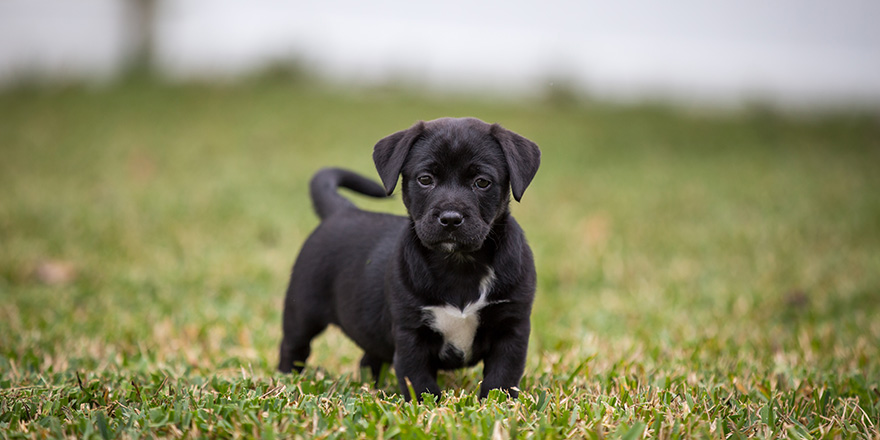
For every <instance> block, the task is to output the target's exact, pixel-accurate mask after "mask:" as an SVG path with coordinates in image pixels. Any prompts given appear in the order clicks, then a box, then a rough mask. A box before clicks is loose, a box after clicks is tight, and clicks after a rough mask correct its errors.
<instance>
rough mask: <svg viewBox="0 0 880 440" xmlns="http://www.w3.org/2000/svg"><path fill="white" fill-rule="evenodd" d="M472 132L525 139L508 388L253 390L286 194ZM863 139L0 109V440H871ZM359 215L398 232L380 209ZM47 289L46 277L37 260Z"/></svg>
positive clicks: (869, 204)
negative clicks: (526, 298) (513, 391)
mask: <svg viewBox="0 0 880 440" xmlns="http://www.w3.org/2000/svg"><path fill="white" fill-rule="evenodd" d="M465 115H470V116H476V117H480V118H482V119H484V120H487V121H497V122H501V123H502V124H503V125H505V126H506V127H508V128H510V129H512V130H514V131H517V132H518V133H520V134H523V135H525V136H527V137H529V138H530V139H532V140H534V141H536V142H537V143H538V144H539V145H540V146H541V147H542V150H543V163H542V167H541V169H540V170H539V172H538V175H537V177H536V178H535V180H534V182H533V185H532V187H530V188H529V189H528V191H526V194H525V197H524V198H523V203H521V204H515V206H513V212H514V215H515V216H516V217H517V219H518V220H519V221H520V223H521V224H522V225H523V227H524V229H525V230H526V233H527V236H528V238H529V241H530V243H531V245H532V248H533V250H534V251H535V257H536V261H537V266H538V274H539V282H538V284H539V285H538V293H537V298H536V303H535V309H534V313H533V333H532V340H531V344H530V352H529V360H528V365H527V369H526V376H525V378H524V379H523V382H522V384H521V387H520V388H521V389H522V390H523V393H522V394H521V396H520V398H519V399H517V400H513V401H509V400H507V399H505V398H502V397H501V396H500V395H497V394H493V395H490V397H489V398H488V399H486V400H484V401H480V400H479V399H478V398H477V397H476V396H475V394H476V392H477V390H478V384H479V380H480V377H481V374H480V368H479V367H477V368H475V369H470V370H462V371H458V372H454V373H448V374H444V375H442V377H441V385H442V386H443V387H444V388H445V389H446V392H445V393H444V395H443V396H442V397H440V398H439V399H436V400H435V399H431V398H428V399H427V400H426V401H425V402H424V403H423V404H422V405H413V404H409V403H404V402H403V401H402V399H401V397H400V396H399V395H398V394H397V393H396V389H395V386H394V381H393V380H387V381H386V382H385V383H384V384H383V385H382V386H381V387H380V388H379V389H378V390H377V389H374V388H372V387H370V386H369V385H367V384H365V383H364V382H362V381H361V380H360V374H359V372H358V371H357V367H356V366H357V360H358V358H359V356H360V353H359V350H358V349H357V348H356V347H355V346H354V345H353V344H352V343H350V342H348V341H347V340H346V339H345V337H344V336H342V335H341V333H340V332H338V331H336V330H333V329H331V330H330V331H328V332H327V333H325V334H324V335H322V336H321V337H320V338H319V339H318V340H316V341H315V344H314V352H313V355H312V358H311V359H310V365H311V366H312V367H311V368H310V369H307V370H306V372H305V373H304V374H303V375H299V376H296V375H293V376H285V375H280V374H278V373H276V372H275V371H274V366H275V363H276V356H277V354H276V350H277V345H278V343H279V341H280V337H281V331H280V327H281V325H280V323H281V303H282V300H283V292H284V288H285V282H286V278H287V275H288V271H289V269H290V265H291V263H292V262H293V259H294V258H295V256H296V254H297V251H298V249H299V246H300V245H301V243H302V242H303V240H304V239H305V237H306V236H307V234H308V233H309V231H310V230H311V229H312V228H313V227H314V226H315V225H316V223H317V220H316V218H315V216H314V215H313V214H312V212H311V207H310V204H309V201H308V198H307V191H306V185H307V182H308V179H309V178H310V176H311V174H312V173H313V172H314V171H315V170H316V169H318V168H319V167H322V166H327V165H336V166H345V167H347V168H351V169H354V170H357V171H359V172H361V173H364V174H365V175H369V176H375V171H374V170H373V168H372V164H371V157H370V154H371V149H372V146H373V144H374V143H375V141H376V140H378V139H379V138H381V137H383V136H385V135H386V134H389V133H391V132H393V131H396V130H399V129H402V128H405V127H408V126H409V125H410V124H412V123H413V122H414V121H415V120H417V119H432V118H436V117H440V116H465ZM878 166H880V120H878V118H877V116H876V115H870V114H834V115H825V116H802V117H798V118H791V117H785V116H780V115H778V114H775V113H772V112H767V111H761V110H760V109H755V110H749V111H742V112H697V111H683V110H680V111H677V110H674V109H669V108H664V107H663V106H637V107H620V106H609V105H599V104H592V103H582V104H577V105H575V104H572V103H571V102H570V101H568V100H548V101H541V100H532V101H515V100H504V101H499V100H492V99H488V98H482V99H480V98H468V97H456V96H451V97H450V96H445V97H438V96H427V95H417V94H412V93H407V92H401V91H395V90H383V89H374V90H338V89H336V90H334V89H330V88H326V87H322V86H319V85H316V84H313V83H310V82H308V81H302V80H300V81H285V80H283V79H278V78H275V79H263V80H258V81H253V82H250V83H247V84H243V85H239V86H234V87H232V86H230V87H221V86H215V87H210V86H199V85H185V86H163V85H158V84H155V83H152V82H149V81H132V82H127V83H123V84H120V85H117V86H114V87H111V88H108V89H103V90H87V89H83V88H77V87H73V88H68V89H57V90H40V89H21V90H16V91H7V92H4V93H3V94H0V435H2V436H3V437H8V438H29V437H40V438H41V437H77V438H89V437H103V438H107V437H174V438H177V437H198V436H223V437H228V436H241V437H252V436H259V437H267V438H271V437H302V438H312V437H316V438H379V437H383V438H395V437H396V438H436V437H444V438H488V437H493V438H508V437H509V438H515V437H516V438H528V437H531V438H564V437H573V438H582V437H588V438H601V437H606V436H610V437H620V438H639V437H671V438H675V437H703V436H707V437H717V438H722V437H733V438H740V437H752V436H756V437H794V438H850V437H853V438H878V437H880V348H878V347H880V171H878V169H880V168H878ZM352 197H353V198H354V199H355V200H356V201H357V203H359V204H360V205H362V206H364V207H367V208H369V209H375V210H382V211H391V212H397V213H401V212H403V211H402V206H401V203H400V200H399V198H395V199H393V200H384V201H370V200H364V199H361V198H355V196H352ZM47 265H48V266H53V267H55V268H56V269H59V268H60V272H61V273H60V274H56V275H52V274H48V275H47V274H45V273H44V271H45V267H46V266H47Z"/></svg>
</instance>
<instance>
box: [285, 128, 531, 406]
mask: <svg viewBox="0 0 880 440" xmlns="http://www.w3.org/2000/svg"><path fill="white" fill-rule="evenodd" d="M539 157H540V152H539V150H538V148H537V146H536V145H534V144H533V143H531V142H530V141H528V140H526V139H525V138H522V137H520V136H518V135H516V134H514V133H512V132H509V131H507V130H505V129H503V128H501V127H500V126H498V125H491V126H490V125H488V124H485V123H483V122H481V121H478V120H475V119H441V120H437V121H432V122H428V123H418V124H416V125H415V126H413V127H412V128H410V129H408V130H404V131H401V132H398V133H395V134H393V135H391V136H388V137H386V138H385V139H382V140H381V141H379V143H378V144H377V145H376V148H375V150H374V159H375V162H376V166H377V169H378V171H379V174H380V176H381V177H382V180H383V183H384V187H383V186H381V185H379V184H377V183H374V182H372V181H370V180H368V179H365V178H363V177H361V176H358V175H357V174H354V173H351V172H349V171H344V170H340V169H325V170H322V171H320V172H318V173H317V174H316V175H315V177H314V178H313V179H312V184H311V193H312V199H313V202H314V204H315V208H316V211H317V212H318V214H319V216H320V217H321V219H322V221H321V224H320V225H319V226H318V228H317V229H316V230H315V231H314V232H313V233H312V235H311V236H310V237H309V238H308V240H307V241H306V243H305V244H304V245H303V248H302V250H301V252H300V255H299V257H298V258H297V261H296V263H295V265H294V268H293V272H292V275H291V280H290V285H289V287H288V290H287V297H286V300H285V309H284V340H283V341H282V344H281V356H280V364H279V369H280V370H282V371H290V370H291V369H293V368H296V369H301V368H302V365H303V363H304V362H305V360H306V358H307V357H308V355H309V345H310V342H311V340H312V338H314V337H315V336H316V335H317V334H318V333H320V332H321V331H323V330H324V329H325V328H326V326H327V325H328V324H335V325H337V326H339V327H340V328H341V329H342V330H343V331H344V332H345V333H346V335H348V336H349V337H350V338H351V339H352V340H354V341H355V342H356V343H357V344H358V345H359V346H360V347H361V348H363V349H364V352H365V354H364V357H363V359H362V361H361V365H362V366H364V367H369V368H370V369H371V370H372V372H373V374H374V376H375V377H378V374H379V371H380V369H381V366H382V365H383V364H386V363H391V364H393V365H394V368H395V372H396V374H397V377H398V379H399V381H400V386H401V390H402V391H403V393H404V396H405V397H408V396H409V394H408V392H407V382H406V381H407V380H409V382H410V383H411V384H412V387H413V390H414V391H415V392H416V393H417V394H421V393H422V392H431V393H434V394H439V393H440V388H439V386H438V385H437V381H436V375H437V371H438V369H454V368H460V367H465V366H470V365H474V364H476V363H478V362H480V361H483V362H484V376H485V377H484V380H483V384H482V388H481V392H480V394H481V396H485V395H486V394H488V392H489V390H491V389H494V388H501V389H504V390H505V391H508V392H509V393H511V394H514V395H515V394H516V390H515V387H516V386H517V384H518V383H519V380H520V378H521V377H522V373H523V369H524V367H525V356H526V351H527V347H528V337H529V331H530V324H529V315H530V312H531V306H532V300H533V297H534V291H535V269H534V262H533V259H532V254H531V251H530V250H529V247H528V245H527V244H526V242H525V237H524V235H523V232H522V230H521V229H520V227H519V225H518V224H517V223H516V221H515V220H514V219H513V217H512V216H511V215H510V212H509V208H508V204H509V197H510V190H511V189H513V194H514V197H515V198H516V199H517V200H519V198H520V197H521V196H522V192H523V191H524V190H525V187H526V186H527V185H528V183H529V182H530V181H531V179H532V177H533V176H534V174H535V172H536V171H537V167H538V163H539ZM398 175H401V176H402V177H403V178H402V180H401V182H402V186H403V199H404V203H405V205H406V206H407V209H408V212H409V216H408V217H401V216H393V215H387V214H379V213H372V212H366V211H362V210H360V209H358V208H356V207H355V206H354V205H353V204H352V203H351V202H349V201H348V200H346V199H345V198H343V197H342V196H340V195H339V194H337V193H336V188H337V187H339V186H343V187H347V188H350V189H353V190H355V191H357V192H360V193H363V194H366V195H370V196H374V197H383V196H385V195H388V194H390V193H391V192H392V191H393V190H394V187H395V186H396V183H397V178H398Z"/></svg>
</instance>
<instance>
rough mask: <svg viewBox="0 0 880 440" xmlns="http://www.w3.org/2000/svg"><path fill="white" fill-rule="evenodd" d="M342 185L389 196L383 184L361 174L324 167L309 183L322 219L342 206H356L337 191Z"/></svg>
mask: <svg viewBox="0 0 880 440" xmlns="http://www.w3.org/2000/svg"><path fill="white" fill-rule="evenodd" d="M340 186H341V187H345V188H348V189H350V190H353V191H357V192H359V193H361V194H364V195H367V196H370V197H387V195H386V194H385V188H384V187H383V186H382V185H379V184H378V183H376V182H374V181H372V180H370V179H367V178H366V177H363V176H361V175H360V174H356V173H353V172H351V171H348V170H343V169H341V168H324V169H321V170H320V171H318V172H317V173H315V175H314V176H313V177H312V181H311V183H310V184H309V192H310V193H311V196H312V204H313V205H314V206H315V212H317V213H318V217H320V218H321V219H325V218H327V217H328V216H330V215H331V214H333V213H334V212H336V211H338V210H340V209H342V208H355V205H354V203H351V201H349V200H348V199H346V198H345V197H342V195H340V194H339V193H338V192H336V190H337V188H339V187H340Z"/></svg>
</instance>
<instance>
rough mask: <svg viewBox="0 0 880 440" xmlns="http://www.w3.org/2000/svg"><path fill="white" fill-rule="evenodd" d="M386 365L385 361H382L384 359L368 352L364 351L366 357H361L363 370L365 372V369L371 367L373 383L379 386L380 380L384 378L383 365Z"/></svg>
mask: <svg viewBox="0 0 880 440" xmlns="http://www.w3.org/2000/svg"><path fill="white" fill-rule="evenodd" d="M384 365H385V362H382V360H380V359H376V358H374V357H372V356H370V355H369V354H367V353H364V357H362V358H361V371H362V372H363V371H364V370H365V369H367V368H369V369H370V373H371V374H372V375H373V385H374V386H377V387H378V386H379V385H380V383H379V382H380V380H382V367H383V366H384Z"/></svg>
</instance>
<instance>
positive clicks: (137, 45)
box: [129, 0, 157, 72]
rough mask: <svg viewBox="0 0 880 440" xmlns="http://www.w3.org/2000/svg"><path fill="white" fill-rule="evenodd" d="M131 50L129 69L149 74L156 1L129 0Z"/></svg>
mask: <svg viewBox="0 0 880 440" xmlns="http://www.w3.org/2000/svg"><path fill="white" fill-rule="evenodd" d="M131 2H132V5H131V9H130V10H131V14H132V17H131V23H132V27H133V28H132V49H131V59H130V60H129V68H130V69H131V70H132V71H136V72H138V71H139V72H149V71H150V70H152V67H153V65H152V63H153V32H154V29H155V21H156V4H157V0H131Z"/></svg>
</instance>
